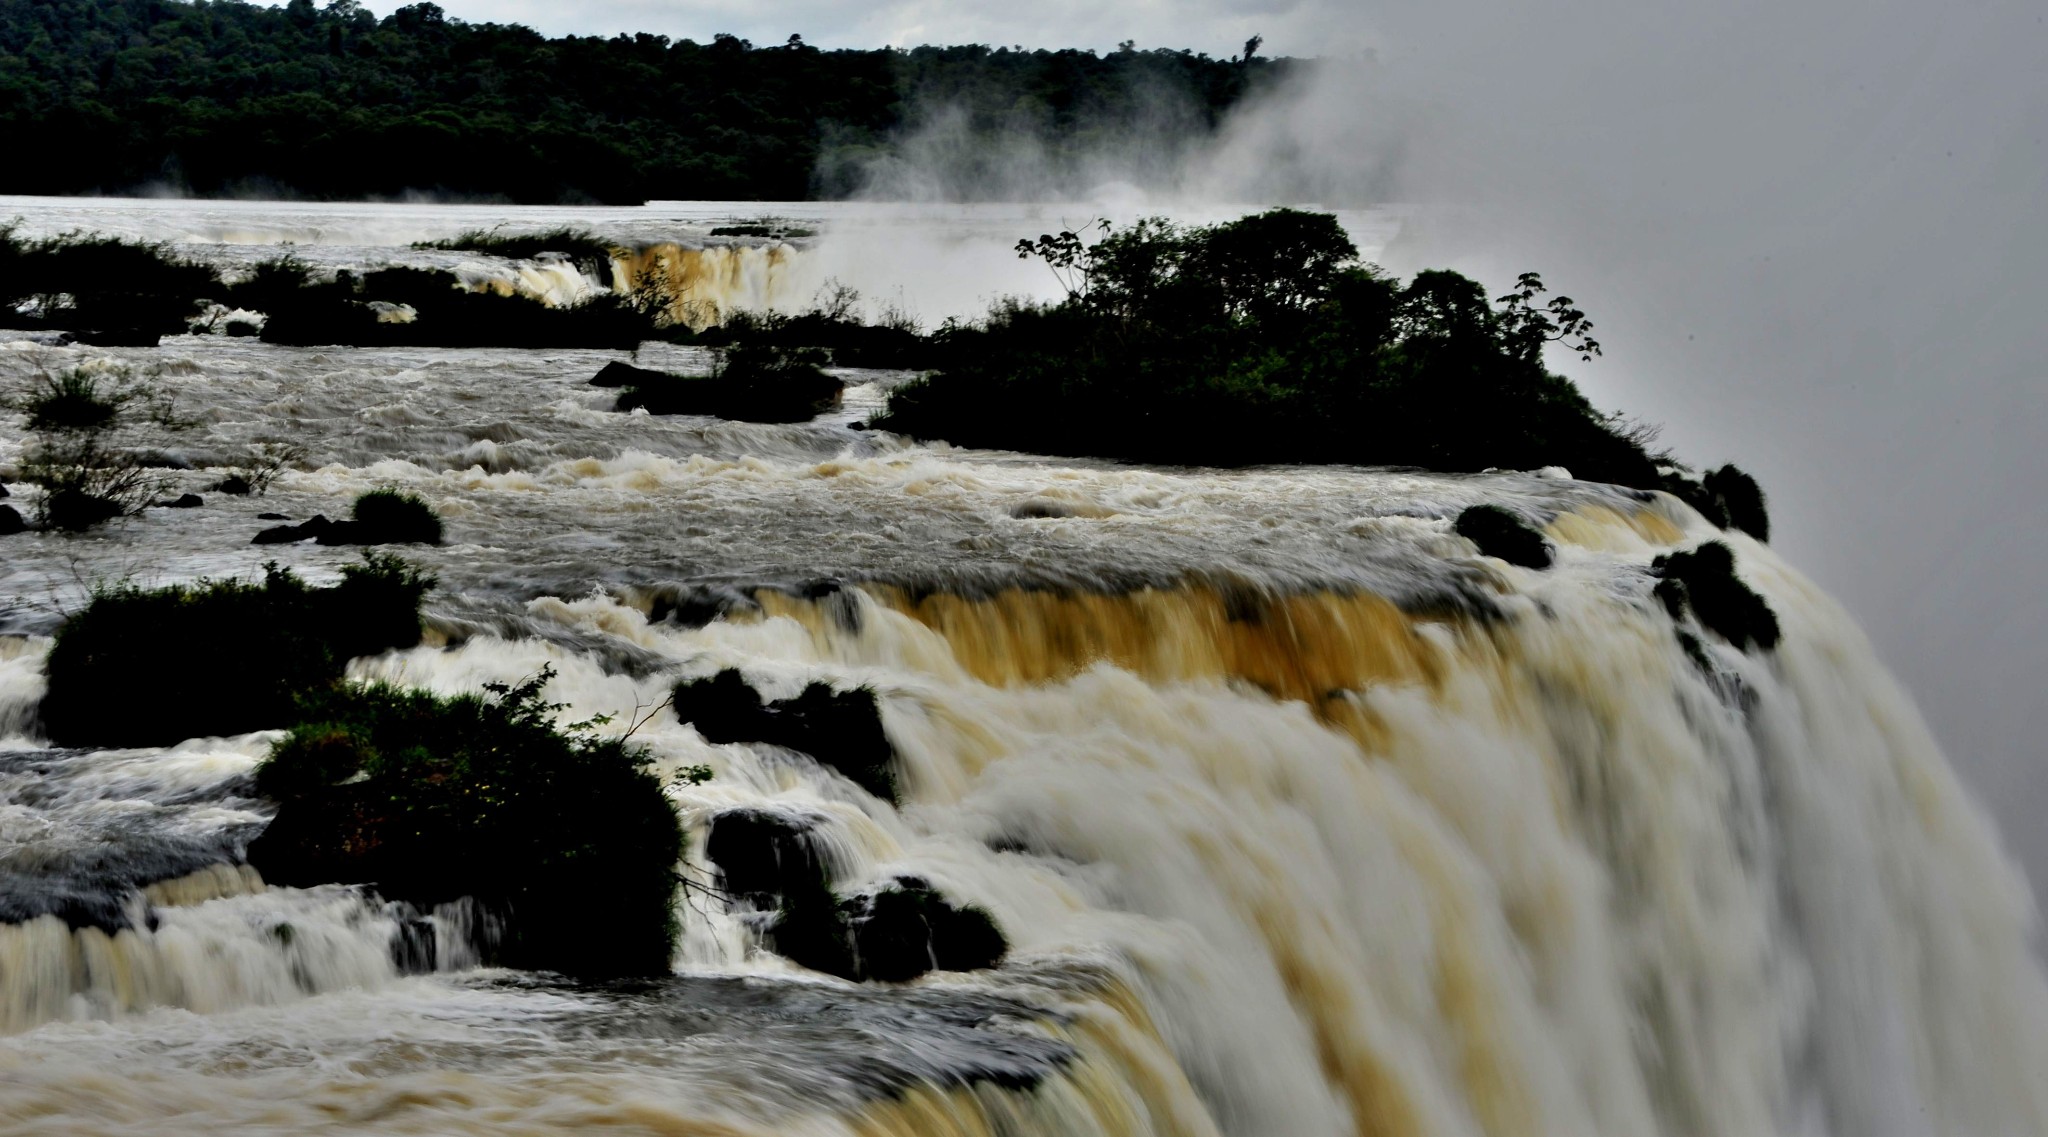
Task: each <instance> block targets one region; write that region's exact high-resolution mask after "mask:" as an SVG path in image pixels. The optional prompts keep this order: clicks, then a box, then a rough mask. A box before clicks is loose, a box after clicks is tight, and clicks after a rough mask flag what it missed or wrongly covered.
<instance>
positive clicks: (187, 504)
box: [171, 493, 206, 509]
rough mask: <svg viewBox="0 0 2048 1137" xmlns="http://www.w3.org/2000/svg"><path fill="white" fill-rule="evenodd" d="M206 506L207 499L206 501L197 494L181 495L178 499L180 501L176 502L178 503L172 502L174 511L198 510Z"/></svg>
mask: <svg viewBox="0 0 2048 1137" xmlns="http://www.w3.org/2000/svg"><path fill="white" fill-rule="evenodd" d="M205 504H206V499H205V498H203V497H200V496H199V495H198V494H196V493H188V494H181V495H179V497H178V500H176V501H174V502H172V503H171V508H172V509H198V508H199V507H200V506H202V505H205Z"/></svg>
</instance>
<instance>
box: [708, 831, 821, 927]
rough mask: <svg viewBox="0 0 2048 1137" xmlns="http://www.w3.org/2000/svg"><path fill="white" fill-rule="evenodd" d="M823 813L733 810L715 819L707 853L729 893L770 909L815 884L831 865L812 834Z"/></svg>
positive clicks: (726, 891) (722, 885) (721, 882)
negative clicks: (799, 889) (793, 891)
mask: <svg viewBox="0 0 2048 1137" xmlns="http://www.w3.org/2000/svg"><path fill="white" fill-rule="evenodd" d="M822 820H823V818H822V817H820V816H816V815H805V814H794V813H785V812H779V811H774V810H766V809H728V810H726V811H724V812H722V813H719V814H718V815H716V816H715V817H713V818H712V819H711V836H710V837H709V838H708V839H707V840H706V842H705V846H704V857H705V859H706V860H708V861H710V862H711V864H712V865H713V866H714V867H716V868H717V869H718V875H719V879H720V887H721V889H722V890H723V891H724V892H725V893H726V895H727V896H728V897H729V898H731V899H733V900H737V901H742V902H746V903H751V904H753V905H755V906H756V907H761V908H771V907H774V906H776V905H777V904H779V903H780V902H781V899H782V897H783V896H784V895H785V894H787V893H788V892H790V891H791V890H792V889H798V888H805V887H815V886H816V884H817V882H818V881H820V880H823V879H827V878H828V876H829V875H830V871H829V870H830V866H828V865H827V864H826V863H825V858H824V857H823V856H822V855H820V853H819V851H818V847H817V844H816V842H815V840H814V838H813V831H814V830H815V829H816V828H817V826H818V824H819V822H821V821H822Z"/></svg>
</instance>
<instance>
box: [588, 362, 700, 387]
mask: <svg viewBox="0 0 2048 1137" xmlns="http://www.w3.org/2000/svg"><path fill="white" fill-rule="evenodd" d="M682 378H683V376H681V375H671V374H669V373H668V372H666V371H654V370H651V369H649V368H645V367H635V366H633V365H632V364H630V363H620V362H618V361H617V360H613V361H612V362H610V363H607V364H605V365H604V367H603V369H601V370H600V371H598V373H597V374H596V375H594V376H592V377H591V380H590V385H591V386H593V387H639V386H646V385H651V384H657V383H668V382H674V381H678V380H681V379H682Z"/></svg>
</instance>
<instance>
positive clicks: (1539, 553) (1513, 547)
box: [1451, 505, 1556, 569]
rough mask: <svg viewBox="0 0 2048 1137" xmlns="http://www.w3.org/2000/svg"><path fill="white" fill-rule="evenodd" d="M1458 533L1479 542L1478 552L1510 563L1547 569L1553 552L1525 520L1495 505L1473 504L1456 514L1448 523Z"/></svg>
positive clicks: (1553, 556) (1541, 535) (1541, 536)
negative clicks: (1455, 518)
mask: <svg viewBox="0 0 2048 1137" xmlns="http://www.w3.org/2000/svg"><path fill="white" fill-rule="evenodd" d="M1451 528H1452V529H1453V530H1455V531H1456V532H1457V534H1458V536H1460V537H1463V538H1465V539H1466V540H1468V541H1470V542H1472V543H1473V544H1475V545H1477V546H1479V551H1480V553H1481V554H1483V555H1485V556H1489V557H1499V558H1500V559H1501V560H1504V561H1506V562H1507V563H1509V564H1511V565H1520V566H1522V567H1523V568H1532V569H1546V568H1549V567H1550V562H1551V561H1552V560H1553V559H1554V558H1555V556H1556V553H1555V551H1554V550H1552V549H1551V547H1550V542H1548V541H1545V540H1544V539H1543V534H1541V533H1539V532H1537V531H1536V530H1535V529H1534V528H1533V527H1532V526H1530V525H1529V523H1528V522H1526V521H1523V520H1522V518H1521V517H1520V516H1519V515H1517V514H1515V513H1514V512H1512V511H1510V510H1506V509H1502V508H1501V507H1500V506H1497V505H1475V506H1472V507H1471V508H1469V509H1467V510H1465V511H1463V512H1462V513H1459V514H1458V520H1457V521H1456V522H1455V523H1453V525H1452V526H1451Z"/></svg>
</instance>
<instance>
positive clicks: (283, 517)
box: [256, 513, 291, 521]
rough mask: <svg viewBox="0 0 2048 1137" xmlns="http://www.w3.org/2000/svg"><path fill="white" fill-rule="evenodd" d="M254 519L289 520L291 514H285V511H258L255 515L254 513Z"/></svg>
mask: <svg viewBox="0 0 2048 1137" xmlns="http://www.w3.org/2000/svg"><path fill="white" fill-rule="evenodd" d="M256 520H258V521H290V520H291V515H290V514H286V513H259V514H257V515H256Z"/></svg>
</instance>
